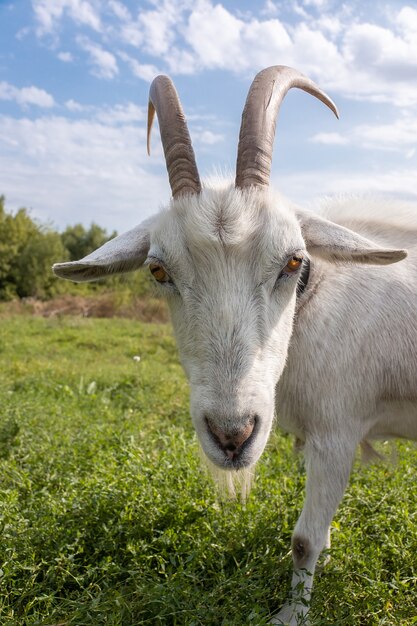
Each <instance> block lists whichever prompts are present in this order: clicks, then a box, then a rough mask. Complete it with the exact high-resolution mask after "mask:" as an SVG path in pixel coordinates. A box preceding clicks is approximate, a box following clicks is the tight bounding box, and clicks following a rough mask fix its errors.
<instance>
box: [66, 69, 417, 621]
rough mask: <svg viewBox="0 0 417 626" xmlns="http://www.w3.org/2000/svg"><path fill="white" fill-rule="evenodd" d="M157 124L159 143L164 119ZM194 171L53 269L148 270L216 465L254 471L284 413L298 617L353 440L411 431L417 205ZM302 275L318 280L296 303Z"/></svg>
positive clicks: (84, 276) (92, 272)
mask: <svg viewBox="0 0 417 626" xmlns="http://www.w3.org/2000/svg"><path fill="white" fill-rule="evenodd" d="M270 69H273V68H270ZM293 72H294V71H293V70H291V72H290V73H288V72H287V69H284V70H282V69H280V70H279V73H280V74H283V75H286V74H288V75H289V76H290V80H291V81H292V83H291V85H290V86H301V88H303V89H306V90H307V91H309V92H310V93H314V95H317V94H319V95H317V97H320V99H322V100H323V101H325V102H326V104H328V102H329V101H328V100H327V99H326V98H327V97H326V96H324V95H323V94H322V92H318V91H317V90H316V88H315V86H314V85H313V86H312V84H311V83H310V82H309V83H305V82H303V81H301V83H300V84H299V83H298V82H296V83H294V80H295V79H294V73H293ZM261 74H262V73H261ZM268 75H269V74H268ZM273 75H275V74H274V73H273ZM297 76H298V75H297ZM269 78H270V77H269ZM269 78H268V80H269ZM256 80H257V79H255V81H254V83H256ZM300 80H301V79H300ZM305 80H307V79H305ZM297 81H298V78H297ZM164 85H166V81H164ZM255 86H256V89H259V82H258V83H256V85H255ZM164 88H165V87H164ZM283 90H284V92H285V89H283ZM174 95H175V94H174ZM160 98H161V94H158V95H157V96H156V95H155V96H154V102H155V103H158V102H159V101H160ZM170 98H171V99H173V98H174V96H173V95H172V93H170ZM248 98H249V97H248ZM269 101H271V98H269V99H268V102H269ZM157 106H158V104H157ZM328 106H329V104H328ZM245 111H246V109H245ZM157 112H158V110H157ZM158 115H159V112H158ZM268 123H269V122H268ZM242 127H243V128H244V127H245V126H244V124H242ZM163 129H164V130H163V133H165V134H163V141H164V142H165V143H164V147H165V148H166V145H165V144H169V146H170V145H171V144H170V141H171V136H170V135H169V132H170V130H169V129H170V125H169V124H166V125H165V126H164V125H163ZM182 132H183V131H182ZM167 133H168V136H167ZM164 137H165V139H164ZM187 141H188V140H187ZM190 145H191V144H190V143H188V144H187V154H188V158H190V159H191V160H192V158H193V155H192V149H191V148H190ZM256 153H257V151H256V150H255V154H256ZM169 154H170V158H169V164H170V165H169V168H170V167H171V163H172V150H171V151H169ZM190 155H191V156H190ZM245 158H246V157H245ZM241 161H244V158H243V157H242V159H241ZM239 162H240V161H239V157H238V163H239ZM167 163H168V158H167ZM181 167H184V160H182V162H181ZM245 168H246V169H245ZM191 170H192V182H191V183H190V182H189V179H188V178H187V175H184V173H183V174H182V178H181V180H179V181H178V180H177V181H174V182H173V181H172V176H175V167H174V166H172V170H171V171H170V177H171V186H172V188H173V190H178V189H179V190H180V191H174V193H173V195H174V198H173V200H172V201H171V203H170V205H169V207H168V208H167V209H166V210H165V211H163V212H162V213H161V214H159V215H157V216H155V217H154V218H151V219H150V220H148V221H147V222H146V223H143V224H142V225H140V226H138V227H136V228H135V229H133V230H132V231H129V233H126V234H124V235H120V236H119V237H117V238H116V239H114V240H112V241H110V242H109V243H107V244H105V245H104V246H103V247H102V248H100V249H99V250H97V251H96V252H94V253H92V254H91V255H89V256H88V257H86V258H85V259H82V260H81V261H77V262H71V263H62V264H57V265H55V266H54V271H55V273H56V274H57V275H59V276H62V277H64V278H68V279H71V280H77V281H82V280H94V279H95V278H98V277H100V276H103V275H106V274H109V273H111V272H113V271H128V270H131V269H136V268H138V267H140V266H142V265H143V264H145V265H146V264H147V265H148V266H149V269H150V271H151V272H152V274H153V276H154V278H155V280H156V282H157V284H158V286H159V288H160V289H161V292H162V293H163V294H164V295H165V296H166V297H167V299H168V303H169V306H170V311H171V317H172V322H173V328H174V332H175V335H176V339H177V344H178V349H179V354H180V358H181V361H182V364H183V366H184V369H185V372H186V374H187V376H188V379H189V382H190V388H191V416H192V419H193V423H194V426H195V428H196V431H197V435H198V437H199V440H200V443H201V446H202V448H203V450H204V452H205V454H206V455H207V457H208V458H209V459H210V461H211V462H212V463H213V464H214V465H216V466H218V467H220V468H222V469H223V470H225V471H229V472H235V471H236V470H243V471H245V468H249V467H251V466H252V465H253V464H254V463H255V462H256V461H257V460H258V459H259V457H260V455H261V454H262V451H263V450H264V447H265V445H266V442H267V439H268V436H269V433H270V430H271V427H272V424H273V419H274V414H275V411H277V413H278V419H279V423H280V424H281V426H282V427H283V428H284V429H286V430H287V431H289V432H291V433H293V434H294V435H295V436H296V437H297V438H298V439H299V440H301V441H302V442H303V448H304V454H305V459H306V470H307V485H306V498H305V503H304V507H303V511H302V513H301V515H300V518H299V520H298V522H297V524H296V527H295V530H294V534H293V540H292V550H293V561H294V573H293V580H292V593H291V597H290V600H289V601H288V603H287V604H286V605H285V606H284V607H283V609H282V610H281V611H280V613H279V614H278V615H277V616H276V617H275V618H273V620H272V623H275V624H290V625H291V626H295V625H296V624H301V623H306V619H307V612H308V607H309V600H310V593H311V588H312V581H313V574H314V569H315V566H316V562H317V559H318V556H319V554H320V552H321V550H322V549H323V548H324V547H325V546H328V545H329V527H330V523H331V520H332V518H333V515H334V513H335V511H336V508H337V506H338V504H339V502H340V500H341V498H342V496H343V492H344V490H345V487H346V484H347V481H348V478H349V474H350V471H351V467H352V462H353V459H354V455H355V451H356V448H357V446H358V445H359V444H361V443H362V444H363V445H365V446H367V445H368V444H367V441H368V440H369V439H374V438H380V437H382V438H386V437H389V436H394V437H408V438H412V439H417V367H416V354H417V328H416V323H415V311H416V307H417V236H416V234H417V221H416V212H415V209H410V210H408V209H405V208H404V206H405V205H400V204H398V205H396V204H395V202H394V203H392V204H391V205H387V204H384V203H381V202H379V201H377V200H370V199H362V200H358V199H352V198H347V199H346V200H339V201H334V202H333V203H331V202H327V203H325V205H324V206H323V211H322V214H323V216H320V215H317V214H315V213H312V212H308V211H305V210H302V209H299V208H298V207H295V206H293V205H291V204H290V203H288V202H287V201H286V200H285V199H283V198H281V197H280V196H276V195H273V194H272V193H271V192H270V191H269V189H268V188H267V186H266V185H265V181H266V180H267V177H268V164H266V165H265V167H264V169H263V170H262V176H261V183H259V184H258V183H257V182H256V181H255V182H254V178H253V168H251V167H250V163H249V165H248V163H247V162H245V163H244V167H243V166H242V171H241V172H240V174H239V176H237V177H236V181H238V180H239V184H238V183H237V182H236V185H230V184H229V183H228V184H224V183H218V184H216V185H214V186H213V188H210V187H204V186H202V185H201V183H200V181H199V178H198V171H197V169H196V167H195V163H194V162H193V163H192V168H191ZM242 172H243V174H242ZM245 172H246V174H245ZM248 172H249V174H248ZM245 176H249V178H250V181H251V182H250V184H248V185H246V184H245ZM255 178H256V177H255ZM190 185H191V187H190ZM365 215H367V217H365V218H364V217H363V216H365ZM324 216H326V217H329V218H331V219H326V217H324ZM403 248H408V256H407V253H406V252H405V251H404V249H403ZM406 256H407V258H406ZM397 261H401V263H397ZM394 263H395V265H392V264H394ZM303 268H304V269H306V268H309V278H308V282H307V284H306V286H305V288H304V290H303V292H302V293H301V295H298V296H297V283H299V281H300V277H301V276H302V274H301V272H302V269H303Z"/></svg>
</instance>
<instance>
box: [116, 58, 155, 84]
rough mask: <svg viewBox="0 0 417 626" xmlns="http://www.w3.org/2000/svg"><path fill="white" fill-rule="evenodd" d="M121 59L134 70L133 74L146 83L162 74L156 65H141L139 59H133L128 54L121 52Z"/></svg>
mask: <svg viewBox="0 0 417 626" xmlns="http://www.w3.org/2000/svg"><path fill="white" fill-rule="evenodd" d="M119 57H120V58H121V59H122V61H124V62H125V63H127V64H128V65H129V67H130V69H131V70H132V72H133V74H134V75H135V76H136V77H137V78H140V79H141V80H144V81H146V82H151V80H153V79H154V78H155V76H157V75H158V74H160V73H161V72H160V71H159V70H158V68H157V67H155V65H150V64H149V63H140V62H139V61H138V60H137V59H135V58H133V57H132V56H131V55H129V54H126V53H125V52H119Z"/></svg>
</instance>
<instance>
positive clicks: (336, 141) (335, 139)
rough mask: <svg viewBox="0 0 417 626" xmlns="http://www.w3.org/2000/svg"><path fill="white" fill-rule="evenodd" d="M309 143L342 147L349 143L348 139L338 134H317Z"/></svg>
mask: <svg viewBox="0 0 417 626" xmlns="http://www.w3.org/2000/svg"><path fill="white" fill-rule="evenodd" d="M310 141H312V142H313V143H322V144H325V145H331V146H344V145H346V144H348V143H349V139H348V138H347V137H344V136H343V135H341V134H340V133H317V135H314V136H313V137H312V138H311V139H310Z"/></svg>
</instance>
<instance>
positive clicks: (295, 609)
mask: <svg viewBox="0 0 417 626" xmlns="http://www.w3.org/2000/svg"><path fill="white" fill-rule="evenodd" d="M308 608H309V607H307V606H304V605H303V604H291V603H287V604H284V606H283V607H282V609H281V610H280V612H279V613H277V614H276V615H274V617H273V618H272V619H271V621H270V622H269V623H270V624H275V625H276V626H278V625H279V626H309V624H310V621H309V619H308Z"/></svg>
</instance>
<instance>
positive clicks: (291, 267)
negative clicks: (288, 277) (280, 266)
mask: <svg viewBox="0 0 417 626" xmlns="http://www.w3.org/2000/svg"><path fill="white" fill-rule="evenodd" d="M302 262H303V259H300V258H299V257H297V256H293V257H292V259H290V260H289V261H288V263H287V265H286V266H285V267H284V272H288V273H291V272H296V271H297V270H298V269H300V267H301V264H302Z"/></svg>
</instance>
